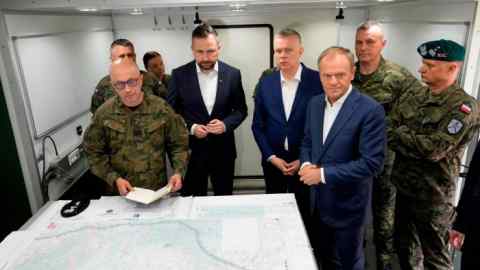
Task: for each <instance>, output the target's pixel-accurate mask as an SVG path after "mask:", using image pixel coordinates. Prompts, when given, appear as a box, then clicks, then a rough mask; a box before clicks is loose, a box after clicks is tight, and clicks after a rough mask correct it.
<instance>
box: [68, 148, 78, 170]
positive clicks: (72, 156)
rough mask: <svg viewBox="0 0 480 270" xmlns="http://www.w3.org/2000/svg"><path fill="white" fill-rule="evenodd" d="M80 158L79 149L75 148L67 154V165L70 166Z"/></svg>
mask: <svg viewBox="0 0 480 270" xmlns="http://www.w3.org/2000/svg"><path fill="white" fill-rule="evenodd" d="M79 158H80V150H79V149H78V148H77V149H75V150H73V151H72V152H71V153H70V154H68V165H69V166H72V164H73V163H75V162H76V161H77V160H78V159H79Z"/></svg>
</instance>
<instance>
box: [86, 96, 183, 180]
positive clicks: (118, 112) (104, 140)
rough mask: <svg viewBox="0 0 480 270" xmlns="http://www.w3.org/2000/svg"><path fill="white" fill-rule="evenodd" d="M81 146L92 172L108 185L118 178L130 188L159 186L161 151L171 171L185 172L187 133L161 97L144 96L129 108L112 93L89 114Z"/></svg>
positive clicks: (163, 166)
mask: <svg viewBox="0 0 480 270" xmlns="http://www.w3.org/2000/svg"><path fill="white" fill-rule="evenodd" d="M83 146H84V149H85V152H86V154H87V158H88V161H89V165H90V169H91V171H92V172H93V173H94V174H95V175H97V176H98V177H100V178H102V179H104V180H105V181H106V182H108V183H109V184H110V185H112V186H113V184H114V182H115V180H116V179H117V178H119V177H122V178H125V179H127V180H128V181H130V183H131V184H132V185H133V186H138V187H144V188H150V189H158V188H160V187H161V186H163V185H165V184H166V183H167V175H166V163H165V154H166V153H168V155H169V157H170V159H171V163H172V167H173V169H174V171H175V172H176V173H180V174H181V175H182V176H183V175H184V174H185V170H186V165H187V156H188V133H187V129H186V128H185V122H184V121H183V119H182V118H181V117H180V116H179V115H177V114H175V113H174V112H173V110H172V108H171V107H170V106H169V105H168V104H167V103H166V102H165V101H164V100H163V99H161V98H158V97H156V96H153V95H145V98H144V101H143V103H142V104H141V105H140V106H139V107H138V108H136V109H135V110H134V111H131V110H130V109H128V108H127V107H126V106H124V105H123V103H122V102H121V100H120V98H119V97H118V96H115V97H114V98H112V99H109V100H108V101H107V102H106V103H105V104H104V105H102V106H101V107H100V108H99V109H98V111H97V113H96V114H95V115H94V117H93V120H92V124H91V125H90V127H89V128H88V129H87V131H86V133H85V138H84V142H83Z"/></svg>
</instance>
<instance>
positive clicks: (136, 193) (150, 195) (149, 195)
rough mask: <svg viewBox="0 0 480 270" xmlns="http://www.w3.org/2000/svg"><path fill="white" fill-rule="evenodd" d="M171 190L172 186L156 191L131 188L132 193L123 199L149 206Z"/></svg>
mask: <svg viewBox="0 0 480 270" xmlns="http://www.w3.org/2000/svg"><path fill="white" fill-rule="evenodd" d="M171 190H172V186H170V185H166V186H164V187H163V188H161V189H159V190H157V191H153V190H150V189H146V188H139V187H135V188H133V191H130V192H129V193H128V194H127V196H125V198H127V199H129V200H132V201H135V202H139V203H143V204H150V203H152V202H154V201H156V200H158V199H160V198H162V197H163V196H165V195H167V194H168V193H170V191H171Z"/></svg>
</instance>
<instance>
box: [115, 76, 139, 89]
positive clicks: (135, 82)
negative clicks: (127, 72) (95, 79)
mask: <svg viewBox="0 0 480 270" xmlns="http://www.w3.org/2000/svg"><path fill="white" fill-rule="evenodd" d="M139 79H140V77H138V78H136V79H128V80H126V81H116V82H114V83H113V84H112V85H113V87H115V89H117V90H119V91H122V90H124V89H125V88H126V87H127V85H128V87H135V86H137V85H138V81H139Z"/></svg>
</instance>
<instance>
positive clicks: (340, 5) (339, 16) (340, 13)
mask: <svg viewBox="0 0 480 270" xmlns="http://www.w3.org/2000/svg"><path fill="white" fill-rule="evenodd" d="M335 8H336V9H338V14H337V16H335V19H336V20H343V19H345V16H343V9H344V8H347V6H346V5H345V3H343V1H337V3H336V4H335Z"/></svg>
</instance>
